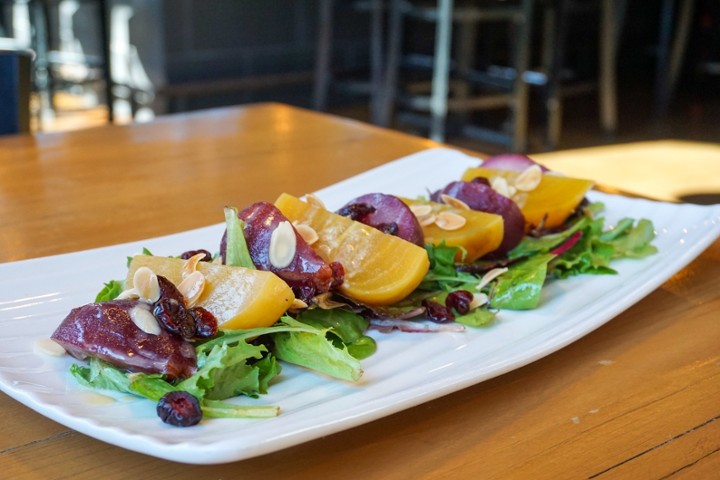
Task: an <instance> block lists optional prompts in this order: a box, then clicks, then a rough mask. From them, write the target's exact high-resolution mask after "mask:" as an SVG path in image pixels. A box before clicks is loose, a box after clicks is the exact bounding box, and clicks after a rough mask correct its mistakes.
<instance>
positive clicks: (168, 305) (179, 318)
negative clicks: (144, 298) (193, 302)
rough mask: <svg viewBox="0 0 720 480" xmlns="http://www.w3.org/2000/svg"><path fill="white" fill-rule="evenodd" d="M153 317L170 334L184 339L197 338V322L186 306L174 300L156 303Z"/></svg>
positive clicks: (163, 299)
mask: <svg viewBox="0 0 720 480" xmlns="http://www.w3.org/2000/svg"><path fill="white" fill-rule="evenodd" d="M153 315H154V316H155V318H156V319H157V321H158V322H159V323H160V325H162V327H163V328H164V329H165V330H167V331H168V332H170V333H174V334H175V335H180V336H181V337H183V338H193V337H194V336H195V332H196V329H195V321H194V320H193V317H192V316H191V315H189V314H188V312H187V310H185V306H184V305H183V304H182V303H180V302H178V301H177V300H175V299H174V298H160V300H158V301H157V302H155V306H154V307H153Z"/></svg>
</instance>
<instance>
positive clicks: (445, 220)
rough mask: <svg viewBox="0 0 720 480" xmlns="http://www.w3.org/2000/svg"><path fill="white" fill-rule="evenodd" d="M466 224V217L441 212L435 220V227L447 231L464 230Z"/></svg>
mask: <svg viewBox="0 0 720 480" xmlns="http://www.w3.org/2000/svg"><path fill="white" fill-rule="evenodd" d="M465 223H467V220H466V219H465V217H463V216H461V215H458V214H457V213H453V212H440V213H439V214H438V215H437V218H436V219H435V225H437V226H438V227H440V228H442V229H443V230H447V231H452V230H457V229H459V228H462V227H463V226H464V225H465Z"/></svg>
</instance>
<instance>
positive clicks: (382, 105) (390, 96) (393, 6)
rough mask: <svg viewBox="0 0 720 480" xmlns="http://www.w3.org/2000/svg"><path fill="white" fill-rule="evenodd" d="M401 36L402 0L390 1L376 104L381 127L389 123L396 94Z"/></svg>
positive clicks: (378, 121) (378, 122)
mask: <svg viewBox="0 0 720 480" xmlns="http://www.w3.org/2000/svg"><path fill="white" fill-rule="evenodd" d="M402 37H403V0H391V1H390V13H389V18H388V40H387V43H388V45H387V56H386V57H385V62H386V63H385V72H384V74H383V86H382V88H381V94H380V95H379V99H378V105H377V124H378V125H381V126H383V127H387V126H389V125H390V122H391V119H392V114H393V106H394V105H395V98H396V96H397V82H398V72H399V70H400V52H401V50H402Z"/></svg>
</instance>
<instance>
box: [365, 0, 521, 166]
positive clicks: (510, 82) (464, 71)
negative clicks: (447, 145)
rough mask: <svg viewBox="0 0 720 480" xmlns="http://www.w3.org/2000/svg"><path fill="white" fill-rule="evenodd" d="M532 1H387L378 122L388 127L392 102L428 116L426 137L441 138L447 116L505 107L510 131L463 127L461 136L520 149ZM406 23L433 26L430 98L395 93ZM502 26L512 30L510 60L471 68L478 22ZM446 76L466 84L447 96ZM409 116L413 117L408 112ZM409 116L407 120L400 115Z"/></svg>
mask: <svg viewBox="0 0 720 480" xmlns="http://www.w3.org/2000/svg"><path fill="white" fill-rule="evenodd" d="M533 4H534V2H533V0H519V1H517V2H508V1H498V0H485V1H479V2H458V4H457V5H455V3H454V1H453V0H438V1H437V2H436V3H435V4H434V5H427V4H425V3H421V2H405V1H403V0H391V4H390V8H391V12H390V33H389V40H388V50H389V51H388V58H387V69H386V73H385V79H384V80H385V85H384V88H383V90H382V92H383V93H382V98H381V100H380V101H379V103H380V105H381V107H380V111H381V115H380V116H379V117H380V122H381V124H382V123H385V124H387V123H389V121H390V118H391V117H392V110H393V108H394V106H395V104H398V105H400V106H403V107H405V108H409V109H410V110H411V111H412V112H424V113H426V114H429V117H430V118H429V125H428V128H429V137H430V138H431V139H433V140H436V141H443V140H444V139H445V134H446V133H445V129H446V122H447V118H448V114H449V113H450V112H461V113H469V112H471V111H476V110H488V109H498V108H507V109H508V110H509V117H510V120H509V122H508V123H509V124H510V128H509V131H498V130H492V129H490V128H487V127H484V126H479V125H473V124H465V125H464V126H463V134H465V135H468V136H471V137H474V138H477V139H480V140H484V141H490V142H493V143H500V144H504V145H505V146H506V147H507V148H508V149H511V150H513V151H518V152H519V151H525V150H526V148H527V129H528V125H527V123H528V93H529V86H528V83H527V81H526V72H528V70H529V66H530V42H531V33H532V19H533ZM405 19H414V20H418V21H421V22H426V23H431V24H434V25H435V43H434V53H433V58H432V80H431V85H430V93H429V95H422V94H417V93H415V94H408V95H403V94H402V93H401V92H400V91H399V87H398V83H399V82H398V81H397V79H398V76H399V69H400V63H401V59H402V58H403V57H405V55H403V54H402V53H401V45H400V42H401V38H402V35H403V22H404V20H405ZM497 22H505V23H507V24H508V25H509V26H510V29H511V32H512V33H511V36H510V40H511V42H510V43H511V48H510V50H511V61H510V66H508V67H505V68H498V67H495V68H493V69H488V70H485V71H479V70H476V69H474V68H473V65H472V63H473V59H474V57H475V54H476V51H475V34H476V32H477V27H478V25H480V24H489V23H497ZM455 25H457V26H458V27H459V42H458V52H457V53H458V54H457V60H456V61H455V62H454V66H455V68H452V67H451V63H453V60H452V55H451V54H452V53H453V52H452V37H453V28H454V26H455ZM451 73H453V74H457V76H458V77H459V79H461V80H462V82H463V83H464V82H467V83H466V85H462V86H461V87H459V88H458V89H454V90H456V91H457V92H458V93H457V95H452V96H451V95H450V92H451V88H450V86H451ZM476 86H481V87H490V88H491V89H493V90H494V91H493V92H492V93H480V92H478V93H477V94H472V93H471V91H472V89H473V88H474V87H476ZM411 115H412V113H411ZM405 118H410V117H407V116H406V117H405Z"/></svg>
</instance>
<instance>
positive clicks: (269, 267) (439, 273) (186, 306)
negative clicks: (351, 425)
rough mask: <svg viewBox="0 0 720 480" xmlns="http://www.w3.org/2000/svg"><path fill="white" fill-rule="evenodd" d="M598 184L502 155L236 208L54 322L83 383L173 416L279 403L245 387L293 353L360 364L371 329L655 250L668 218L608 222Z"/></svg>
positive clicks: (487, 302)
mask: <svg viewBox="0 0 720 480" xmlns="http://www.w3.org/2000/svg"><path fill="white" fill-rule="evenodd" d="M591 186H592V182H589V181H586V180H581V179H569V178H564V177H561V176H558V175H556V174H553V172H549V171H547V170H545V169H544V168H543V167H542V166H540V165H538V164H536V163H535V162H533V161H532V160H530V159H529V158H528V157H525V156H519V155H501V156H497V157H493V158H490V159H488V160H486V161H485V162H484V163H483V165H482V168H480V169H470V170H468V171H467V172H466V174H465V175H464V176H463V179H461V180H460V179H459V180H458V181H456V182H452V183H451V184H449V185H447V186H446V187H445V188H443V189H441V190H439V191H437V192H428V195H427V196H426V197H425V198H413V199H409V198H400V197H396V196H392V195H387V194H383V193H370V194H367V195H363V196H361V197H358V198H356V199H351V200H349V201H348V203H347V204H346V205H345V206H343V207H342V208H341V209H339V210H338V211H337V212H335V213H333V212H329V211H328V210H326V209H325V208H324V207H323V206H322V205H321V203H320V202H319V201H318V200H317V199H315V198H314V197H312V196H306V199H305V201H302V200H300V199H297V198H295V197H292V196H291V195H282V196H281V197H280V198H278V200H277V201H276V202H275V203H274V204H270V203H263V202H260V203H256V204H253V205H250V206H248V207H246V208H245V209H243V210H241V211H239V212H238V211H237V210H235V209H234V208H226V209H225V220H226V231H225V234H224V235H223V238H222V239H219V248H217V247H213V249H217V250H219V253H217V254H214V255H213V254H211V253H210V252H209V251H207V250H194V251H188V252H178V254H179V257H177V258H170V257H159V256H154V255H152V253H151V252H149V251H144V252H143V253H142V254H141V255H137V256H135V257H132V258H130V259H128V274H127V277H126V278H125V279H124V280H113V281H110V282H108V283H107V284H106V285H105V288H103V290H102V291H101V292H100V293H99V294H98V296H97V298H96V300H95V302H93V303H90V304H88V305H84V306H81V307H78V308H76V309H73V310H72V311H71V312H70V313H69V314H68V316H67V317H66V318H65V319H64V320H63V322H62V323H61V324H60V325H59V326H58V328H57V329H56V331H55V332H54V333H53V335H52V339H53V340H54V341H55V343H56V344H57V345H58V346H61V347H62V350H63V352H65V351H66V352H68V353H70V354H71V355H73V356H74V357H76V358H78V359H80V360H83V362H82V363H77V364H74V365H73V366H72V367H71V373H72V375H73V376H74V377H75V378H76V379H77V380H78V381H79V382H80V383H81V384H83V385H85V386H89V387H92V388H99V389H109V390H115V391H119V392H124V393H131V394H133V395H139V396H142V397H146V398H148V399H150V400H152V401H154V402H156V404H157V411H158V415H159V416H160V418H161V419H162V420H163V421H165V422H166V423H169V424H172V425H180V426H189V425H194V424H196V423H198V422H199V421H201V419H202V418H213V417H215V418H217V417H234V418H237V417H268V416H275V415H277V414H278V413H279V409H278V407H277V406H246V405H242V404H240V403H238V401H237V400H235V399H233V397H237V396H250V397H257V396H260V395H262V394H264V393H266V392H267V391H268V388H270V386H271V385H272V383H273V380H274V379H276V377H277V376H278V374H279V373H280V371H281V369H282V363H283V362H288V363H293V364H296V365H300V366H302V367H306V368H308V369H312V370H315V371H317V372H319V373H320V374H323V375H328V376H331V377H334V378H337V379H340V380H341V381H349V382H353V381H357V380H358V379H359V378H360V377H361V376H362V367H361V361H362V359H364V358H366V357H368V356H370V355H372V354H373V353H374V352H375V350H376V348H377V345H376V343H375V340H374V339H373V338H372V337H370V336H368V335H367V331H368V329H371V328H372V329H379V330H382V331H389V330H401V331H407V332H443V331H447V330H451V331H460V330H463V329H465V328H467V327H470V328H479V327H486V326H489V325H492V324H493V322H494V321H495V319H496V318H497V316H498V315H502V311H503V310H505V309H531V308H536V307H537V306H538V305H539V304H540V302H541V291H542V287H543V285H544V284H545V283H546V282H547V281H549V280H548V279H549V278H552V279H562V278H565V277H568V276H573V275H579V274H612V273H614V270H612V267H611V265H610V264H611V262H612V261H613V260H615V259H617V258H627V257H630V258H642V257H644V256H647V255H651V254H653V253H655V251H656V250H655V247H654V246H653V245H652V244H651V242H652V239H653V236H654V233H653V226H652V224H651V222H649V221H647V220H642V219H641V220H637V221H636V220H633V219H625V220H622V221H620V222H618V223H617V224H616V225H614V226H611V227H609V226H606V225H604V221H603V219H602V217H601V216H600V215H599V213H600V211H601V210H602V206H601V205H598V204H589V203H588V202H587V201H586V200H584V198H585V193H586V192H587V190H588V189H589V188H590V187H591ZM193 247H194V246H193Z"/></svg>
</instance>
